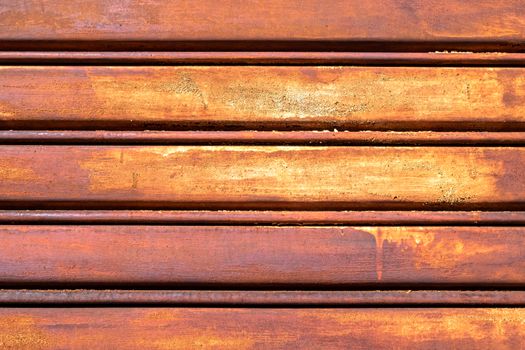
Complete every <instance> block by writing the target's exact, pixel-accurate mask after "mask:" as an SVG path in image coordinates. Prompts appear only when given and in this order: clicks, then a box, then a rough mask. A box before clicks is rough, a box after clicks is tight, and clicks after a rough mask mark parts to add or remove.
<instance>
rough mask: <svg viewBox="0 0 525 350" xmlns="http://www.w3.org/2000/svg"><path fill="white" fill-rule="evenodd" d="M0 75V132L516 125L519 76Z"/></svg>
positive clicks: (363, 72)
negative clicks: (22, 129)
mask: <svg viewBox="0 0 525 350" xmlns="http://www.w3.org/2000/svg"><path fill="white" fill-rule="evenodd" d="M0 72H1V74H0V124H1V125H4V126H6V127H12V128H19V127H26V128H29V129H31V128H35V127H48V128H64V127H87V128H90V129H92V128H94V127H99V128H100V127H108V126H109V127H113V128H115V127H120V128H127V127H131V126H135V127H144V126H146V128H147V127H154V126H155V125H157V127H158V126H159V125H160V126H163V127H165V128H187V127H196V126H198V127H200V128H202V127H204V128H210V127H215V128H216V129H220V128H221V127H237V128H243V127H244V128H263V129H294V128H296V129H300V128H332V129H333V128H334V127H337V128H343V129H345V128H347V129H427V130H428V129H429V128H432V129H434V128H445V129H454V128H470V129H485V130H486V129H488V130H490V129H491V128H492V127H493V126H499V127H502V126H503V127H505V125H507V129H508V128H510V126H508V125H511V126H514V127H516V126H519V127H521V128H523V125H525V109H524V108H523V106H524V104H525V78H524V76H525V75H524V70H523V69H521V68H454V67H449V68H426V67H425V68H417V67H341V66H339V67H337V66H335V67H255V66H247V67H238V66H237V67H224V66H223V67H220V66H215V67H210V66H208V67H206V66H201V67H10V66H4V67H0ZM505 123H507V124H505ZM511 130H512V128H511Z"/></svg>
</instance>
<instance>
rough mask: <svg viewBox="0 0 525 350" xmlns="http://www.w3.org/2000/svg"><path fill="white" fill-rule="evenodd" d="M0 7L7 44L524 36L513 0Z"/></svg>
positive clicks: (515, 39) (489, 40)
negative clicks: (36, 41)
mask: <svg viewBox="0 0 525 350" xmlns="http://www.w3.org/2000/svg"><path fill="white" fill-rule="evenodd" d="M1 10H2V21H1V22H0V33H1V34H0V41H5V42H7V43H9V42H12V41H35V40H40V41H47V42H51V43H52V42H56V41H60V40H66V41H69V42H76V43H77V47H78V46H79V45H81V44H82V42H86V41H88V42H93V41H94V42H97V41H104V42H107V43H109V44H111V42H118V41H127V42H139V43H140V42H147V41H163V42H181V41H182V42H187V41H189V42H203V41H217V40H218V41H240V40H241V41H242V40H248V41H254V42H264V41H295V42H296V41H313V42H318V41H342V42H372V43H377V42H379V43H381V42H394V43H395V42H405V43H406V42H410V41H415V42H442V43H474V44H476V43H477V44H478V45H477V46H476V45H470V46H468V47H471V48H472V47H473V48H478V49H487V48H492V49H495V48H498V47H501V48H502V49H506V50H511V49H513V48H515V47H516V46H518V47H519V45H520V44H523V42H524V41H525V24H524V22H523V20H522V18H521V17H520V14H521V13H523V12H524V11H525V5H524V3H523V1H521V0H506V1H502V0H492V1H473V0H469V1H465V0H448V1H443V2H439V3H436V2H434V1H432V0H422V1H418V2H416V3H409V2H402V3H400V2H399V1H396V0H372V1H366V2H363V1H356V0H352V1H342V0H333V1H330V2H328V3H325V2H322V1H319V0H303V1H299V0H292V1H279V0H270V1H264V2H263V1H238V2H231V1H226V2H225V1H212V0H204V1H176V2H170V1H167V2H159V1H155V0H144V1H140V2H137V1H131V2H130V1H124V0H116V1H109V2H108V1H104V0H95V1H90V2H85V1H81V0H59V1H56V0H54V1H52V0H44V1H36V0H30V1H24V2H19V1H3V2H2V4H1ZM79 42H80V43H79ZM483 43H485V45H483ZM33 46H34V44H33ZM259 46H260V45H259ZM457 46H460V47H461V45H457ZM463 46H466V45H463ZM109 47H111V46H110V45H109ZM138 47H140V46H138ZM376 47H385V45H384V44H383V45H382V46H381V45H376Z"/></svg>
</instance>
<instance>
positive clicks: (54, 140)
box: [0, 130, 525, 146]
mask: <svg viewBox="0 0 525 350" xmlns="http://www.w3.org/2000/svg"><path fill="white" fill-rule="evenodd" d="M0 144H65V145H67V144H94V145H99V144H133V145H135V144H158V145H208V144H210V145H250V144H260V145H280V144H282V145H316V144H318V145H392V146H399V145H435V146H450V145H454V146H490V145H502V146H524V145H525V132H475V131H471V132H468V131H464V132H439V131H418V132H399V131H397V132H396V131H344V132H343V131H342V132H334V131H328V130H327V131H151V130H146V131H110V130H107V131H102V130H98V131H87V130H84V131H79V130H63V131H59V130H40V131H37V130H0Z"/></svg>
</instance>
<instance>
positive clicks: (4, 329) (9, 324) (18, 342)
mask: <svg viewBox="0 0 525 350" xmlns="http://www.w3.org/2000/svg"><path fill="white" fill-rule="evenodd" d="M41 326H42V325H41V324H39V320H37V319H35V318H33V317H32V316H26V315H24V314H23V312H22V313H21V315H17V316H2V317H0V348H1V349H6V350H10V349H17V350H23V349H28V350H29V349H31V350H38V349H51V348H52V346H51V343H52V342H51V341H50V340H51V339H50V338H49V336H48V335H47V334H46V333H45V332H43V330H42V329H41Z"/></svg>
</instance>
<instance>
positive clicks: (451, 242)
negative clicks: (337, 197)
mask: <svg viewBox="0 0 525 350" xmlns="http://www.w3.org/2000/svg"><path fill="white" fill-rule="evenodd" d="M359 229H360V230H361V231H363V232H367V233H369V234H371V235H372V236H373V237H374V239H375V244H376V272H377V278H378V280H379V281H380V280H382V278H383V271H384V268H385V266H384V263H385V262H384V249H385V244H388V245H393V246H395V252H396V254H399V255H402V256H404V257H405V258H404V259H409V258H410V257H411V256H412V257H413V259H410V260H411V261H412V263H413V264H414V267H415V268H416V269H423V268H424V269H426V268H432V269H439V270H443V269H454V268H457V267H458V266H461V265H462V264H464V263H465V261H470V260H471V259H473V258H475V257H477V256H479V257H482V256H487V255H490V254H493V253H498V252H500V251H501V247H499V246H494V245H489V244H487V243H486V242H484V241H482V240H473V239H469V240H465V239H463V238H461V236H458V235H457V234H452V235H447V234H446V232H442V231H441V232H436V231H435V230H432V229H428V228H423V227H388V228H382V227H366V228H365V227H360V228H359ZM451 230H452V228H451Z"/></svg>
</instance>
